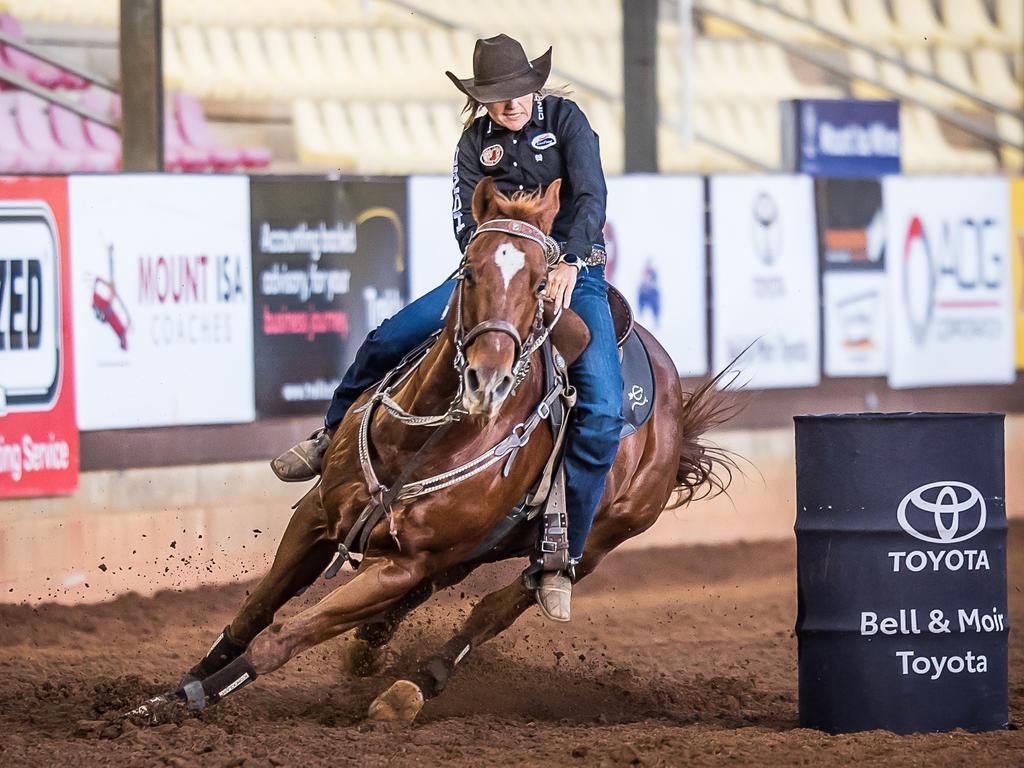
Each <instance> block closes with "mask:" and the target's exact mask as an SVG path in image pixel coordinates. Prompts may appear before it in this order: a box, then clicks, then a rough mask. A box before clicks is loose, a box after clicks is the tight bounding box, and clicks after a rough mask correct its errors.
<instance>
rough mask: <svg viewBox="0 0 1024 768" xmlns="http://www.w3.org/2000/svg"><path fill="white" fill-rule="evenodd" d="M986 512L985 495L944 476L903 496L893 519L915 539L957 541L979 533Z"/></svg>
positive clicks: (941, 541) (933, 541)
mask: <svg viewBox="0 0 1024 768" xmlns="http://www.w3.org/2000/svg"><path fill="white" fill-rule="evenodd" d="M975 510H977V511H975ZM985 514H986V513H985V499H984V498H983V497H982V495H981V493H979V492H978V489H977V488H975V487H974V486H973V485H968V484H967V483H960V482H957V481H955V480H943V481H941V482H938V483H928V484H927V485H922V486H921V487H920V488H915V489H914V490H912V491H911V492H910V493H908V494H907V495H906V496H904V497H903V501H901V502H900V506H899V509H898V510H897V512H896V519H897V520H898V521H899V524H900V528H902V529H903V530H904V531H906V532H907V533H909V534H910V535H911V536H913V537H914V538H915V539H920V540H921V541H927V542H931V543H932V544H956V543H957V542H960V541H967V539H970V538H973V537H974V536H977V535H978V534H979V533H981V531H982V529H983V528H984V527H985ZM933 530H934V532H933ZM964 531H966V532H964Z"/></svg>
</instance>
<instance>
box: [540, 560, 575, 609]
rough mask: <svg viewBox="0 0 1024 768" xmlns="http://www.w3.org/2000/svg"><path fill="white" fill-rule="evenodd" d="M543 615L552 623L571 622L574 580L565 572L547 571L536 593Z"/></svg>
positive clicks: (541, 578)
mask: <svg viewBox="0 0 1024 768" xmlns="http://www.w3.org/2000/svg"><path fill="white" fill-rule="evenodd" d="M534 594H535V595H536V597H537V605H539V606H540V610H541V613H543V614H544V615H545V616H547V617H548V618H549V619H551V620H552V621H569V609H570V607H571V602H572V579H571V578H569V576H568V574H566V572H565V571H545V572H543V573H542V574H541V575H540V582H539V584H538V585H537V589H536V590H535V591H534Z"/></svg>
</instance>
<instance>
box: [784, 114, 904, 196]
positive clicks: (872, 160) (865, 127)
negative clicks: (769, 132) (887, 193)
mask: <svg viewBox="0 0 1024 768" xmlns="http://www.w3.org/2000/svg"><path fill="white" fill-rule="evenodd" d="M790 119H791V121H792V122H791V127H792V129H793V130H791V131H786V132H785V133H788V140H789V141H790V142H792V146H791V147H789V148H784V149H790V152H786V153H785V154H788V155H789V156H791V157H795V159H796V163H795V165H796V167H795V170H796V171H798V172H800V173H808V174H810V175H812V176H831V177H846V178H872V177H878V176H884V175H886V174H896V173H899V172H900V105H899V102H898V101H859V100H857V99H798V100H794V101H793V102H792V111H791V113H790Z"/></svg>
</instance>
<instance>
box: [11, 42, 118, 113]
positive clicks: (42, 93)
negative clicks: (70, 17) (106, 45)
mask: <svg viewBox="0 0 1024 768" xmlns="http://www.w3.org/2000/svg"><path fill="white" fill-rule="evenodd" d="M0 45H7V46H10V47H11V48H16V49H17V50H19V51H22V52H23V53H27V54H28V55H29V56H32V57H34V58H36V59H38V60H39V61H42V62H45V63H46V64H49V65H51V66H53V67H57V68H58V69H62V70H64V71H66V72H70V73H71V74H72V75H76V76H77V77H80V78H82V79H83V80H86V81H88V82H90V83H92V84H93V85H97V86H99V87H100V88H103V89H105V90H108V91H111V92H112V93H117V87H116V86H115V85H113V84H112V83H111V82H110V81H109V80H107V79H106V78H104V77H101V76H99V75H96V74H94V73H92V72H89V71H88V70H85V69H82V68H81V67H77V66H74V65H73V64H68V63H67V62H64V61H61V60H60V59H58V58H56V57H54V56H51V55H49V54H46V53H42V52H41V51H37V50H36V49H35V48H33V47H32V46H30V45H29V44H28V43H26V42H25V41H24V40H21V39H19V38H16V37H11V36H10V35H8V34H6V33H5V32H0ZM0 80H2V81H4V82H6V83H10V84H11V85H13V86H14V87H15V88H19V89H21V90H23V91H28V92H29V93H31V94H34V95H35V96H38V97H39V98H41V99H44V100H46V101H48V102H50V103H51V104H56V105H57V106H59V107H63V108H64V109H66V110H68V111H69V112H74V113H75V114H76V115H78V116H80V117H84V118H85V119H87V120H93V121H95V122H97V123H100V124H102V125H105V126H107V127H108V128H113V129H114V130H115V131H120V130H121V126H120V124H119V123H118V121H116V120H113V119H112V118H110V117H108V116H107V115H101V114H99V113H98V112H93V111H92V110H91V109H86V108H85V107H83V106H81V105H80V104H79V103H78V102H77V101H75V100H74V99H70V98H68V97H67V96H65V95H64V94H62V93H57V92H55V91H51V90H50V89H48V88H44V87H43V86H41V85H38V84H37V83H34V82H32V81H31V80H29V79H28V78H27V77H24V76H23V75H21V74H20V73H18V72H15V71H14V70H11V69H7V68H6V67H0Z"/></svg>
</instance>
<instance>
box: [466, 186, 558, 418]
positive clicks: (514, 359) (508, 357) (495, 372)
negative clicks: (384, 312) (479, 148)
mask: <svg viewBox="0 0 1024 768" xmlns="http://www.w3.org/2000/svg"><path fill="white" fill-rule="evenodd" d="M560 187H561V181H555V182H553V183H552V184H551V186H549V187H548V188H547V191H546V192H545V193H544V194H540V193H536V194H522V193H519V194H515V195H513V196H512V197H506V196H505V195H503V194H501V193H500V192H498V191H497V190H496V189H495V188H494V182H493V180H492V179H491V178H490V177H486V176H485V177H484V178H483V179H482V180H481V181H480V183H479V184H477V186H476V191H475V192H474V193H473V218H474V219H476V221H477V222H479V228H478V230H477V232H476V234H475V235H474V237H473V240H472V242H471V243H470V245H469V248H467V249H466V258H465V261H464V263H463V269H462V279H461V285H460V286H459V288H458V289H456V290H457V293H458V296H457V300H456V301H457V312H456V317H455V318H454V321H455V323H456V330H455V333H456V339H457V340H458V341H459V345H460V346H461V348H462V350H463V354H464V355H465V363H464V365H463V366H462V376H463V384H464V387H463V397H462V405H463V407H464V408H465V409H466V410H467V411H469V413H470V414H473V415H482V416H486V417H491V416H493V415H494V414H495V413H497V411H498V408H500V407H501V404H502V403H503V402H504V401H505V398H506V397H508V395H509V393H510V392H511V391H512V387H513V386H514V384H515V372H516V371H515V369H516V365H517V363H519V358H520V356H521V355H524V354H526V351H524V350H526V349H528V345H529V340H530V339H532V338H533V337H534V335H535V334H537V333H539V332H540V326H541V319H540V318H541V313H540V310H541V306H542V300H541V293H542V292H543V291H544V285H545V278H546V276H547V260H546V258H545V253H544V236H545V235H547V234H548V233H549V232H550V231H551V223H552V222H553V221H554V219H555V215H556V214H557V213H558V191H559V188H560ZM524 340H526V341H524Z"/></svg>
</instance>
